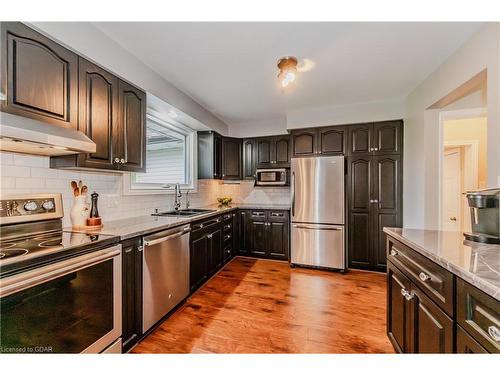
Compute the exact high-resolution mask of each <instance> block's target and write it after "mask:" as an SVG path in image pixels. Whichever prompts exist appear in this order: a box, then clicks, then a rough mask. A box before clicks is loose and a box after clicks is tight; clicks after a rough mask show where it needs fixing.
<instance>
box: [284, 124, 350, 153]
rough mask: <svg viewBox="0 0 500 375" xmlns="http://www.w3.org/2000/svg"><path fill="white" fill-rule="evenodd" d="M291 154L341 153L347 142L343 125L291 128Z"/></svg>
mask: <svg viewBox="0 0 500 375" xmlns="http://www.w3.org/2000/svg"><path fill="white" fill-rule="evenodd" d="M291 133H292V155H293V156H295V157H302V156H317V155H324V156H331V155H343V154H344V153H345V148H346V144H347V135H346V127H345V126H328V127H323V128H312V129H301V130H292V132H291Z"/></svg>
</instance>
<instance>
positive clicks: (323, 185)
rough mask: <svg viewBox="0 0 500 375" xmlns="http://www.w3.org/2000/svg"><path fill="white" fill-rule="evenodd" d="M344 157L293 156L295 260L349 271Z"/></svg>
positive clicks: (292, 260)
mask: <svg viewBox="0 0 500 375" xmlns="http://www.w3.org/2000/svg"><path fill="white" fill-rule="evenodd" d="M344 180H345V174H344V157H343V156H330V157H318V158H292V168H291V181H290V182H291V194H292V219H291V221H292V246H291V263H292V264H296V265H306V266H316V267H325V268H332V269H339V270H341V271H344V270H345V263H346V262H345V227H344V220H345V219H344V217H345V215H344V204H345V199H344V185H345V182H344Z"/></svg>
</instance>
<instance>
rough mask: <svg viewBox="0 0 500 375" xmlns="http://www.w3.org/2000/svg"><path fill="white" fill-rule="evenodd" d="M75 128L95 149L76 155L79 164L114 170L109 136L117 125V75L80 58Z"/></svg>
mask: <svg viewBox="0 0 500 375" xmlns="http://www.w3.org/2000/svg"><path fill="white" fill-rule="evenodd" d="M79 62H80V73H79V75H80V77H79V87H80V95H79V99H80V108H79V114H80V119H79V124H78V126H79V129H80V130H81V131H82V132H84V133H85V134H87V136H88V137H89V138H90V139H92V140H93V141H94V142H95V143H96V152H95V153H93V154H83V155H79V163H78V164H79V165H80V166H82V167H88V168H102V169H115V164H114V163H113V147H112V137H114V134H113V130H114V129H116V128H117V127H118V125H117V123H118V121H119V116H118V103H119V102H118V78H116V77H115V76H114V75H112V74H111V73H108V72H107V71H105V70H104V69H102V68H100V67H98V66H97V65H94V64H92V63H91V62H89V61H87V60H85V59H83V58H80V60H79Z"/></svg>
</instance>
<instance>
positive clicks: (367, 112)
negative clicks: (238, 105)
mask: <svg viewBox="0 0 500 375" xmlns="http://www.w3.org/2000/svg"><path fill="white" fill-rule="evenodd" d="M404 110H405V100H404V99H403V98H396V99H388V100H380V101H374V102H365V103H355V104H346V105H338V106H326V107H317V108H308V109H300V110H299V109H296V110H289V111H287V115H286V118H276V119H269V120H262V121H253V122H245V123H239V124H231V126H230V127H229V135H231V136H232V137H255V136H268V135H278V134H286V133H287V132H288V131H289V130H291V129H299V128H310V127H318V126H329V125H344V124H356V123H362V122H372V121H386V120H399V119H402V118H403V117H404V113H405V112H404Z"/></svg>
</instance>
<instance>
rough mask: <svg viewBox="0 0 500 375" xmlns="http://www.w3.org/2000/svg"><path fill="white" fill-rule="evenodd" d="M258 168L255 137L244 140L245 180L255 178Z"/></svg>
mask: <svg viewBox="0 0 500 375" xmlns="http://www.w3.org/2000/svg"><path fill="white" fill-rule="evenodd" d="M256 169H257V146H256V141H255V139H245V140H243V178H244V179H245V180H254V179H255V170H256Z"/></svg>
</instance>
